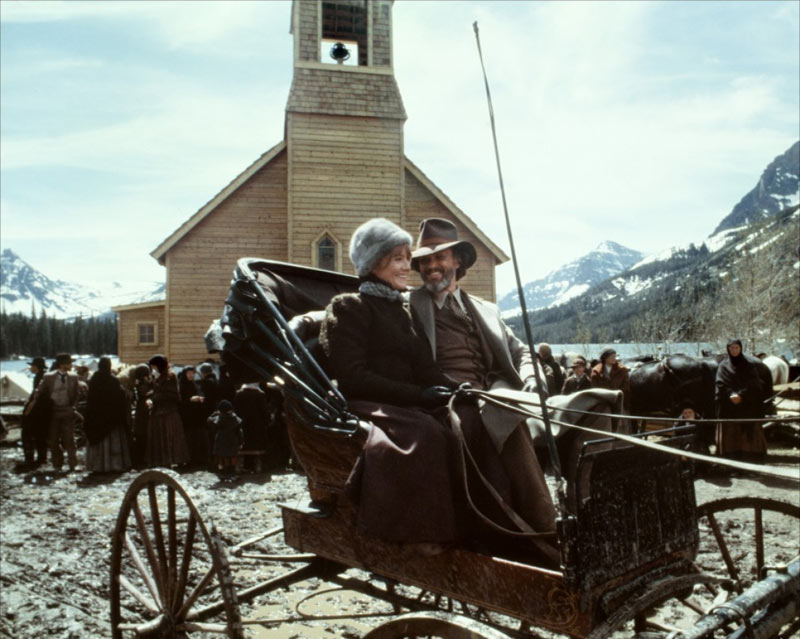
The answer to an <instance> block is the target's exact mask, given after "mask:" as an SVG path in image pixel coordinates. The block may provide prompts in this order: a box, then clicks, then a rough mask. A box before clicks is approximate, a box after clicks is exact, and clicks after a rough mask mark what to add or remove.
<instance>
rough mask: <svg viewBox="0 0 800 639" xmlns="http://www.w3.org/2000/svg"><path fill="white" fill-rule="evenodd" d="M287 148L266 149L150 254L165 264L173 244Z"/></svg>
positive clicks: (283, 142) (284, 144)
mask: <svg viewBox="0 0 800 639" xmlns="http://www.w3.org/2000/svg"><path fill="white" fill-rule="evenodd" d="M285 148H286V142H285V141H281V142H279V143H278V144H276V145H275V146H273V147H272V148H271V149H270V150H269V151H266V152H265V153H264V154H262V155H261V157H260V158H258V159H257V160H256V161H255V162H253V163H252V164H251V165H250V166H248V167H247V168H246V169H245V170H244V171H242V172H241V173H240V174H239V175H237V176H236V177H235V178H234V179H233V180H232V181H231V182H230V183H229V184H228V185H227V186H226V187H225V188H224V189H222V190H221V191H220V192H219V193H217V194H216V195H215V196H214V197H213V198H211V199H210V200H209V201H208V202H207V203H206V204H204V205H203V206H202V207H201V208H200V209H199V210H198V211H197V213H195V214H194V215H192V217H190V218H189V219H188V220H186V221H185V222H184V223H183V224H181V225H180V226H179V227H178V228H177V229H175V231H174V232H173V233H172V234H171V235H170V236H169V237H168V238H167V239H165V240H164V241H163V242H161V244H159V245H158V246H157V247H156V248H155V249H154V250H153V251H151V253H150V255H152V256H153V257H154V258H156V259H157V260H158V262H159V264H164V256H165V255H166V254H167V251H169V250H170V249H171V248H172V247H173V246H175V245H176V244H177V243H178V242H180V241H181V239H183V236H184V235H186V234H187V233H188V232H189V231H191V230H192V229H193V228H194V227H195V226H197V225H198V224H199V223H200V222H202V221H203V220H204V219H205V218H206V217H207V216H208V215H209V214H211V213H212V212H213V211H214V209H216V208H217V207H218V206H219V205H220V204H222V203H223V202H224V201H225V200H227V199H228V198H229V197H230V196H231V195H233V194H234V193H235V192H236V189H238V188H239V187H240V186H241V185H242V184H244V183H245V182H247V180H249V179H250V178H251V177H253V176H254V175H255V174H256V173H257V172H258V171H259V170H260V169H262V168H263V167H265V166H266V165H267V164H269V163H270V161H271V160H272V159H273V158H275V157H276V156H277V155H278V154H279V153H280V152H281V151H283V150H284V149H285Z"/></svg>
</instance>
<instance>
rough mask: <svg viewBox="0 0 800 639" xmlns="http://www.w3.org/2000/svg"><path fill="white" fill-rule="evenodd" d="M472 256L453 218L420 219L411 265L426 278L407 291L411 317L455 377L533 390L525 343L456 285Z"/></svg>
mask: <svg viewBox="0 0 800 639" xmlns="http://www.w3.org/2000/svg"><path fill="white" fill-rule="evenodd" d="M476 259H477V253H476V251H475V247H474V246H473V245H472V244H471V243H470V242H467V241H466V240H461V241H459V239H458V232H457V230H456V226H455V224H453V223H452V222H450V221H449V220H444V219H439V218H429V219H426V220H423V221H422V222H421V224H420V234H419V239H418V240H417V248H416V249H415V250H414V251H413V252H412V253H411V268H413V269H414V270H416V271H418V272H419V274H420V276H421V277H422V281H423V284H424V285H423V286H422V287H420V288H418V289H417V290H415V291H412V293H411V309H412V311H413V312H414V315H415V319H416V320H417V322H418V323H419V325H420V327H421V328H422V330H423V332H424V334H425V336H426V337H427V338H428V343H429V345H430V347H431V353H432V354H433V357H434V359H435V360H436V362H437V364H438V365H439V367H440V368H441V369H442V371H444V372H445V373H446V374H447V375H450V376H451V377H453V378H454V379H455V380H456V381H458V382H470V383H471V384H472V386H473V387H474V388H480V389H489V388H497V387H498V386H502V387H504V388H513V389H515V390H526V391H532V390H535V377H534V372H533V362H532V360H531V355H530V351H529V349H528V347H527V346H525V345H524V344H523V343H522V342H521V341H520V340H519V339H518V338H517V337H516V336H515V335H514V333H513V332H512V330H511V329H510V328H509V327H508V325H507V324H506V323H505V322H503V320H502V318H501V317H500V311H499V310H498V308H497V307H496V306H495V305H494V304H491V303H489V302H486V301H484V300H482V299H480V298H478V297H474V296H472V295H469V294H468V293H466V291H464V290H462V289H461V288H460V287H459V285H458V281H459V280H460V279H461V278H462V277H464V275H466V272H467V269H469V267H471V266H472V265H473V264H474V263H475V260H476ZM540 372H541V371H540ZM542 379H544V377H542Z"/></svg>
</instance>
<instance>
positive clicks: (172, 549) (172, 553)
mask: <svg viewBox="0 0 800 639" xmlns="http://www.w3.org/2000/svg"><path fill="white" fill-rule="evenodd" d="M167 530H168V534H169V561H168V562H167V583H168V584H175V578H176V575H177V571H178V528H177V522H176V517H175V488H173V487H172V486H168V487H167ZM176 585H177V584H176ZM174 596H175V593H174V592H170V593H169V596H168V597H167V601H168V602H172V601H173V597H174Z"/></svg>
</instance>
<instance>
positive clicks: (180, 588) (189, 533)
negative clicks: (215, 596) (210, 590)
mask: <svg viewBox="0 0 800 639" xmlns="http://www.w3.org/2000/svg"><path fill="white" fill-rule="evenodd" d="M196 531H197V520H195V518H194V516H193V515H189V523H188V524H187V526H186V542H185V543H184V545H183V561H182V562H181V572H180V575H179V576H178V585H177V586H176V588H175V592H174V593H173V597H172V606H171V609H172V610H173V611H174V610H176V609H179V607H180V606H181V605H182V602H183V594H184V592H186V580H187V578H188V576H189V566H190V565H191V563H192V548H193V546H194V536H195V533H196Z"/></svg>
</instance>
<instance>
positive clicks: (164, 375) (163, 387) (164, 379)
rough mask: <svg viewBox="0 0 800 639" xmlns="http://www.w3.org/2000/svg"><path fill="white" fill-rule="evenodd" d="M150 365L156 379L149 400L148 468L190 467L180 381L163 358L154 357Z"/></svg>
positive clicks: (161, 356) (159, 356) (160, 356)
mask: <svg viewBox="0 0 800 639" xmlns="http://www.w3.org/2000/svg"><path fill="white" fill-rule="evenodd" d="M148 364H150V369H151V370H152V372H153V378H154V379H153V391H152V395H151V396H150V398H148V400H147V405H148V407H149V408H150V421H149V422H148V424H147V453H146V456H145V458H146V462H147V465H148V466H149V467H153V466H163V467H165V468H169V467H171V466H180V465H183V464H186V463H188V461H189V450H188V448H187V446H186V438H185V437H184V434H183V424H182V423H181V416H180V412H179V406H180V393H179V392H178V379H177V377H175V373H174V372H173V371H172V369H171V368H170V366H169V361H167V358H166V357H164V356H163V355H154V356H153V357H151V358H150V361H149V362H148Z"/></svg>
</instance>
